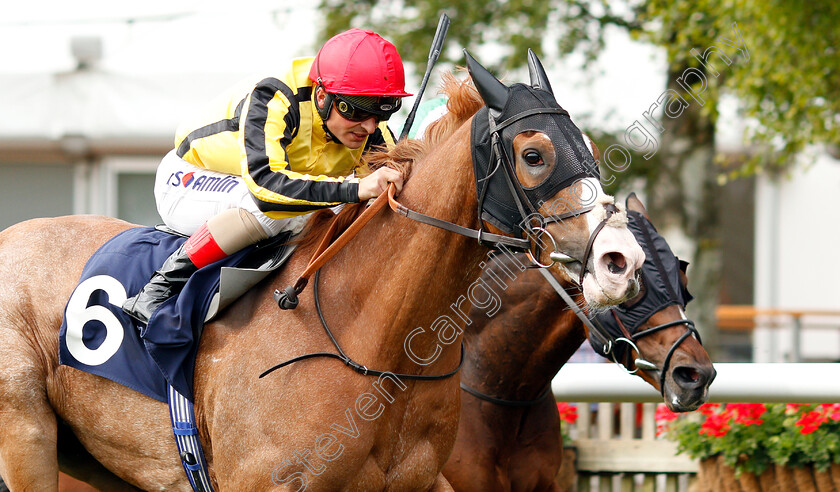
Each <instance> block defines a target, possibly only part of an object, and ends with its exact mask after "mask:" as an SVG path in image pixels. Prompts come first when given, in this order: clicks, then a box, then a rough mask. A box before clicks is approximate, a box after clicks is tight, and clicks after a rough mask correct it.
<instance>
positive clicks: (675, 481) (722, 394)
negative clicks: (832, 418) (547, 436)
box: [552, 363, 840, 492]
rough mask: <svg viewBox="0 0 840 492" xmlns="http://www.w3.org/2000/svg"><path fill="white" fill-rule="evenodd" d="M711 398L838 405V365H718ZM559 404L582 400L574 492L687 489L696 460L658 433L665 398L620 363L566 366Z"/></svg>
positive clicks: (556, 385) (557, 391)
mask: <svg viewBox="0 0 840 492" xmlns="http://www.w3.org/2000/svg"><path fill="white" fill-rule="evenodd" d="M715 369H716V370H717V372H718V375H717V378H716V379H715V381H714V382H713V383H712V385H711V387H710V389H709V401H710V402H716V403H728V402H763V403H774V402H775V403H788V402H795V403H815V402H816V403H829V402H840V385H838V384H836V382H837V381H838V380H840V364H828V363H800V364H791V363H784V364H781V363H780V364H756V363H728V364H727V363H720V364H715ZM552 390H553V392H554V396H555V398H557V400H558V401H565V402H570V403H577V409H578V421H577V423H576V424H575V425H574V426H572V428H571V435H572V439H573V443H572V444H573V445H574V447H575V451H576V453H577V458H576V462H575V469H576V470H577V475H578V476H577V480H576V484H575V485H574V486H573V487H572V489H571V490H572V491H577V492H590V491H592V492H595V491H597V492H642V491H643V492H690V491H691V490H692V489H693V486H692V485H693V483H694V480H695V476H696V474H697V471H698V466H699V465H698V463H697V462H696V461H695V460H692V459H691V458H689V457H688V456H686V455H677V454H676V443H674V442H672V441H668V440H666V439H664V437H662V436H656V421H655V418H654V413H655V411H656V404H657V403H660V402H662V401H663V400H662V396H661V395H660V394H659V393H658V392H657V391H656V390H654V389H653V388H651V387H650V386H649V385H648V384H647V383H645V382H644V381H642V380H641V379H640V378H638V377H635V376H629V375H627V374H626V372H625V371H624V370H623V369H621V368H620V367H618V366H616V365H615V364H598V363H595V364H581V363H571V364H566V365H565V366H564V367H563V369H562V370H561V371H560V373H559V374H558V375H557V377H556V378H555V379H554V381H553V382H552Z"/></svg>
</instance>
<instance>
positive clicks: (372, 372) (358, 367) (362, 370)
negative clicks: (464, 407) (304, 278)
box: [260, 270, 464, 381]
mask: <svg viewBox="0 0 840 492" xmlns="http://www.w3.org/2000/svg"><path fill="white" fill-rule="evenodd" d="M320 276H321V270H317V271H316V272H315V281H314V282H313V284H314V285H313V286H312V295H313V296H314V297H315V310H316V311H317V312H318V319H320V320H321V326H322V327H323V328H324V331H325V332H326V333H327V336H328V337H329V338H330V341H331V342H332V344H333V346H335V349H336V351H338V353H333V352H313V353H309V354H304V355H300V356H297V357H295V358H293V359H290V360H287V361H286V362H282V363H280V364H277V365H276V366H274V367H272V368H270V369H267V370H265V371H264V372H263V373H262V374H260V377H261V378H262V377H264V376H267V375H268V374H270V373H272V372H273V371H276V370H277V369H280V368H282V367H285V366H287V365H289V364H292V363H294V362H298V361H302V360H305V359H311V358H314V357H331V358H333V359H338V360H340V361H342V362H344V364H345V365H347V366H348V367H350V368H351V369H353V370H354V371H356V372H358V373H359V374H362V375H364V376H374V377H378V376H382V375H383V374H390V375H393V376H396V377H397V378H398V379H414V380H420V381H434V380H438V379H446V378H449V377H452V376H454V375H455V374H456V373H457V372H458V371H459V370H461V366H462V365H464V341H463V340H461V360H460V362H458V367H456V368H455V369H453V370H452V371H449V372H447V373H446V374H437V375H431V376H429V375H425V374H395V373H393V372H390V371H379V370H376V369H369V368H368V367H367V366H365V365H362V364H359V363H358V362H356V361H354V360H353V359H351V358H350V356H348V355H347V354H345V353H344V351H343V350H341V346H340V345H339V344H338V340H336V339H335V336H334V335H333V333H332V330H330V327H329V326H328V325H327V320H326V319H325V318H324V312H323V311H322V310H321V301H320V296H319V293H318V280H319V278H320Z"/></svg>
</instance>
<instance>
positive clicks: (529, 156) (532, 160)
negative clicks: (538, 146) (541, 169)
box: [523, 150, 543, 166]
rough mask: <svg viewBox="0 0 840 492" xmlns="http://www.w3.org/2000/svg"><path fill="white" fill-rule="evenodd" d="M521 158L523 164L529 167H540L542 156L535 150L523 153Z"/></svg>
mask: <svg viewBox="0 0 840 492" xmlns="http://www.w3.org/2000/svg"><path fill="white" fill-rule="evenodd" d="M523 157H524V158H525V163H526V164H528V165H529V166H541V165H542V163H543V159H542V156H541V155H540V153H539V152H537V151H535V150H529V151H527V152H525V155H524V156H523Z"/></svg>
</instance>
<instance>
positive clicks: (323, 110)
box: [314, 80, 335, 123]
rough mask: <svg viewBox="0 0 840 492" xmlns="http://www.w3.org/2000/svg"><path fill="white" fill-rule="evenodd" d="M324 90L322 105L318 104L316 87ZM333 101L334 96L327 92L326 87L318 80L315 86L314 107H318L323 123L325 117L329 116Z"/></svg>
mask: <svg viewBox="0 0 840 492" xmlns="http://www.w3.org/2000/svg"><path fill="white" fill-rule="evenodd" d="M319 88H320V89H321V90H322V91H324V95H325V99H324V105H323V106H318V89H319ZM333 101H335V96H334V95H332V94H330V93H329V92H327V89H326V88H325V87H324V84H322V83H321V81H320V80H318V85H316V86H315V101H314V102H315V107H316V108H317V109H318V114H319V115H321V119H322V120H324V123H326V122H327V119H328V118H329V117H330V111H331V110H332V105H333Z"/></svg>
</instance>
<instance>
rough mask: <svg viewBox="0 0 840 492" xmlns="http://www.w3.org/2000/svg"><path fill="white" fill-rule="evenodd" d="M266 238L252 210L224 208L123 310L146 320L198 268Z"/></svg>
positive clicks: (182, 247)
mask: <svg viewBox="0 0 840 492" xmlns="http://www.w3.org/2000/svg"><path fill="white" fill-rule="evenodd" d="M267 238H268V234H267V233H266V232H265V231H264V230H263V228H262V226H261V225H260V223H259V221H258V220H257V218H256V217H254V215H253V214H251V213H250V212H248V211H246V210H244V209H241V208H232V209H229V210H225V211H224V212H222V213H220V214H219V215H217V216H215V217H213V218H212V219H210V220H208V221H207V222H206V223H205V224H204V225H202V226H201V227H199V229H198V230H197V231H195V232H194V233H193V235H192V236H190V237H189V239H187V241H186V242H185V243H184V244H183V245H182V246H181V247H180V248H178V249H177V250H176V251H175V252H174V253H172V254H171V255H170V256H169V258H167V259H166V261H165V262H164V263H163V266H162V267H161V268H160V270H158V271H156V272H155V273H154V275H152V278H151V280H149V283H148V284H146V285H145V286H144V287H143V288H142V289H141V290H140V293H139V294H137V295H136V296H134V297H132V298H130V299H128V300H126V301H125V303H124V304H123V307H122V308H123V311H125V312H126V313H127V314H128V315H129V316H131V317H132V318H134V319H136V320H137V321H139V322H141V323H143V324H147V323H148V322H149V319H151V317H152V314H153V313H154V312H155V311H156V310H157V308H158V307H159V306H160V305H161V304H163V301H165V300H167V299H169V298H170V297H172V296H174V295H176V294H178V293H179V292H181V289H183V288H184V285H185V284H186V283H187V280H189V279H190V276H191V275H192V274H193V273H195V271H196V270H198V269H199V268H203V267H205V266H207V265H209V264H211V263H215V262H217V261H219V260H221V259H223V258H226V257H227V256H228V255H232V254H234V253H236V252H237V251H239V250H241V249H242V248H244V247H246V246H248V245H251V244H256V243H257V242H258V241H260V240H262V239H267Z"/></svg>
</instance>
